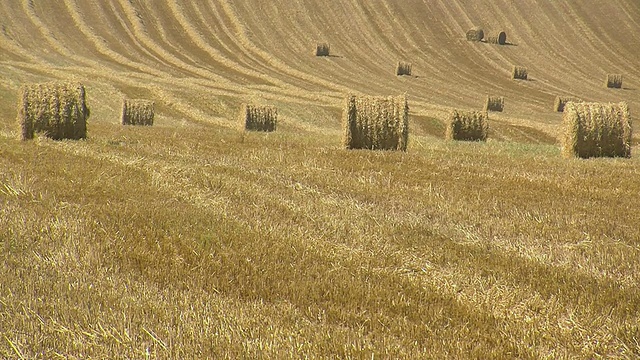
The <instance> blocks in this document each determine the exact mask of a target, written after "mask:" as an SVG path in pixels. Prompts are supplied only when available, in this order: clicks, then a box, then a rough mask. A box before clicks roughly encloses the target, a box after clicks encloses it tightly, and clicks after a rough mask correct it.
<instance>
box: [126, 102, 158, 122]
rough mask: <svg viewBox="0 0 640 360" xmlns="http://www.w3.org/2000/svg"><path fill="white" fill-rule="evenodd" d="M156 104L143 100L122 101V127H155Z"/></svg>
mask: <svg viewBox="0 0 640 360" xmlns="http://www.w3.org/2000/svg"><path fill="white" fill-rule="evenodd" d="M154 106H155V104H154V102H153V101H149V100H141V99H123V100H122V125H149V126H151V125H153V119H154V117H155V109H154Z"/></svg>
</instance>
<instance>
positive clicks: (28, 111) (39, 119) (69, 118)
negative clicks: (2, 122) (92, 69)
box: [17, 82, 90, 140]
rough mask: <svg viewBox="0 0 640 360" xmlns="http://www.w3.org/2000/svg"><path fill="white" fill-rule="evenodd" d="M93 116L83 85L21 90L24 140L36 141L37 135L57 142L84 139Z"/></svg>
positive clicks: (45, 85)
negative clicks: (88, 123) (88, 106)
mask: <svg viewBox="0 0 640 360" xmlns="http://www.w3.org/2000/svg"><path fill="white" fill-rule="evenodd" d="M89 114H90V113H89V109H88V108H87V104H86V92H85V88H84V85H82V84H80V83H71V82H52V83H43V84H30V85H24V86H22V87H21V88H20V95H19V97H18V116H17V121H18V125H19V128H20V138H21V139H22V140H29V139H33V138H34V136H35V134H36V133H42V134H44V135H45V136H46V137H49V138H51V139H54V140H61V139H74V140H78V139H84V138H86V137H87V118H88V117H89Z"/></svg>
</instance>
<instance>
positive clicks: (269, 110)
mask: <svg viewBox="0 0 640 360" xmlns="http://www.w3.org/2000/svg"><path fill="white" fill-rule="evenodd" d="M240 122H241V125H242V127H243V128H244V129H245V130H248V131H266V132H271V131H276V125H277V123H278V110H277V109H276V108H275V107H273V106H256V105H249V104H243V105H242V107H241V109H240Z"/></svg>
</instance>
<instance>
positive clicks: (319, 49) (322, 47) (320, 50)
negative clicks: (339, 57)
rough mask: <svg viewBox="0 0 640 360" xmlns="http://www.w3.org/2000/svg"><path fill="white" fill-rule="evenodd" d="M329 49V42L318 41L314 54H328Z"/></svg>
mask: <svg viewBox="0 0 640 360" xmlns="http://www.w3.org/2000/svg"><path fill="white" fill-rule="evenodd" d="M330 49H331V48H330V47H329V44H327V43H320V44H318V45H316V56H329V51H330Z"/></svg>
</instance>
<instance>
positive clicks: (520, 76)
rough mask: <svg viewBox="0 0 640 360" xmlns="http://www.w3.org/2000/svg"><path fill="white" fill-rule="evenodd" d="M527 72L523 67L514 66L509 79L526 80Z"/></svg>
mask: <svg viewBox="0 0 640 360" xmlns="http://www.w3.org/2000/svg"><path fill="white" fill-rule="evenodd" d="M528 74H529V72H528V71H527V68H526V67H524V66H514V67H513V69H512V70H511V79H513V80H527V77H528Z"/></svg>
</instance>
